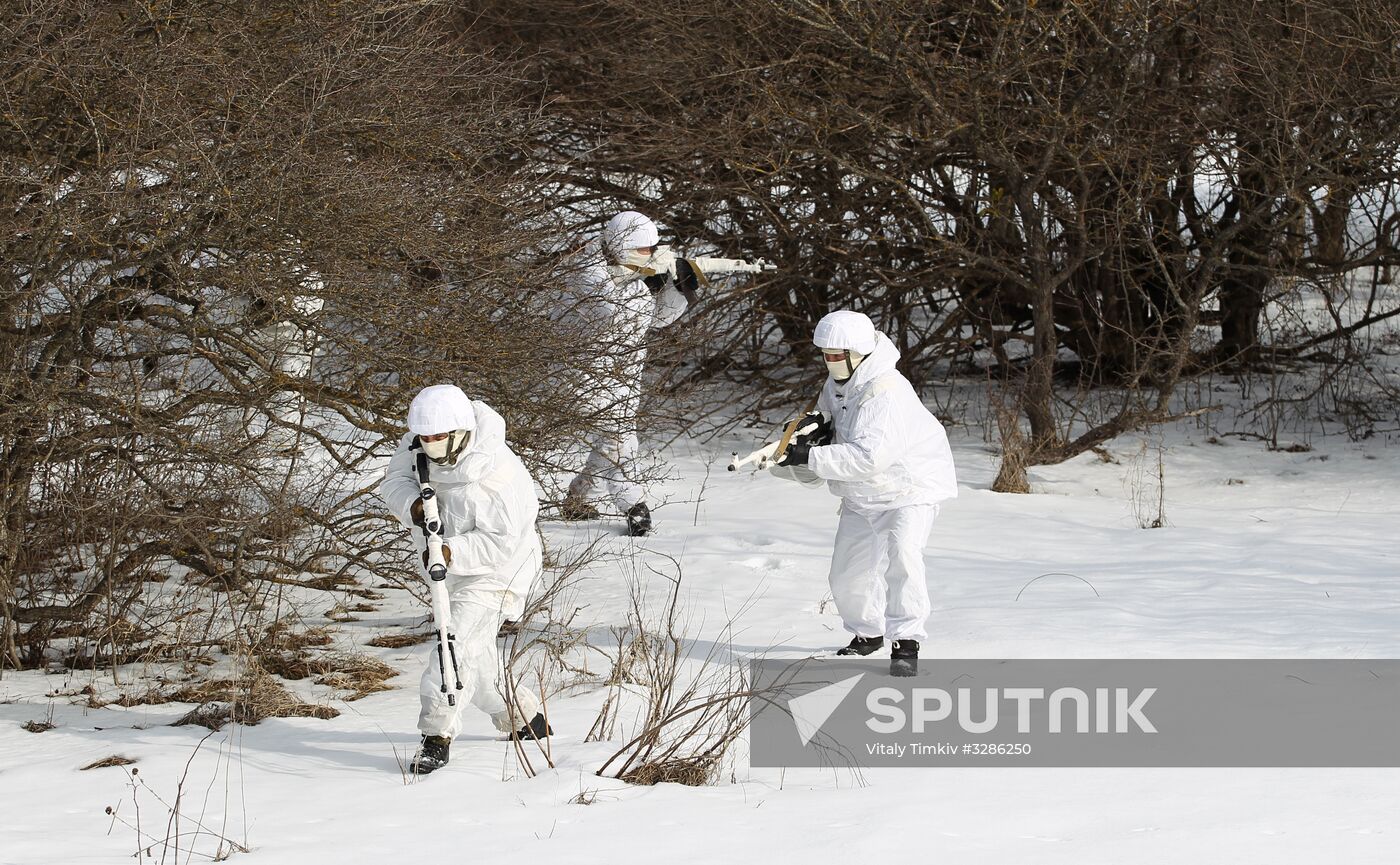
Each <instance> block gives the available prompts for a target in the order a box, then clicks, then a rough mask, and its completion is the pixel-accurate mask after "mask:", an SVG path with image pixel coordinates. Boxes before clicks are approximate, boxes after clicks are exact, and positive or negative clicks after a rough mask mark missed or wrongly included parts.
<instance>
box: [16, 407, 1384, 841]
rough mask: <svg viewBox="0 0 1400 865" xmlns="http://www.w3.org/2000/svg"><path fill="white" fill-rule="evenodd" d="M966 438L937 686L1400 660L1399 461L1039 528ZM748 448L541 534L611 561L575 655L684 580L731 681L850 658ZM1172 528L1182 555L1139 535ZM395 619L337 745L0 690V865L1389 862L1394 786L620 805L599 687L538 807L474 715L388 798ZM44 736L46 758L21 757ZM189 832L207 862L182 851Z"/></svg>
mask: <svg viewBox="0 0 1400 865" xmlns="http://www.w3.org/2000/svg"><path fill="white" fill-rule="evenodd" d="M953 438H954V449H955V455H956V458H957V461H958V468H959V474H960V480H961V495H960V497H959V498H958V499H957V500H956V501H954V502H950V503H948V504H947V505H945V507H944V508H943V514H942V516H941V517H940V519H939V520H938V522H937V524H936V526H935V529H934V532H933V535H932V536H931V538H930V541H929V543H928V546H927V553H926V555H927V559H928V565H929V586H930V591H931V595H932V599H933V606H934V615H933V619H932V622H931V628H930V630H931V634H932V636H931V639H930V640H929V642H928V643H927V644H926V645H925V652H924V654H925V656H926V657H936V656H943V657H969V658H978V657H981V658H999V657H1007V658H1020V657H1051V658H1053V657H1099V658H1119V657H1121V658H1149V657H1183V658H1200V657H1232V658H1238V657H1268V658H1283V657H1339V658H1355V657H1376V658H1385V657H1400V545H1397V543H1396V541H1395V525H1396V515H1397V513H1400V460H1397V456H1400V439H1396V438H1395V437H1394V434H1386V433H1379V434H1377V435H1376V436H1374V437H1373V438H1371V439H1369V440H1367V441H1365V442H1362V443H1352V442H1349V441H1347V440H1346V439H1345V438H1344V437H1341V436H1330V437H1326V438H1322V439H1314V440H1313V441H1312V445H1313V449H1312V450H1311V451H1307V452H1298V453H1291V452H1286V451H1276V450H1269V449H1267V448H1266V446H1265V445H1264V443H1262V442H1259V441H1257V440H1251V439H1248V438H1237V437H1217V436H1210V435H1209V434H1208V433H1207V432H1205V431H1200V430H1196V429H1195V428H1194V427H1187V426H1185V425H1183V426H1181V427H1178V428H1174V429H1169V430H1166V431H1164V432H1162V433H1160V434H1156V435H1153V436H1151V437H1149V438H1147V439H1143V438H1139V437H1124V438H1120V439H1118V440H1116V441H1114V442H1112V443H1110V445H1109V448H1108V450H1109V452H1110V453H1111V454H1112V456H1113V457H1114V458H1115V459H1116V460H1117V461H1116V462H1108V461H1104V460H1103V459H1101V458H1100V457H1099V456H1097V455H1094V454H1086V455H1084V456H1081V457H1080V458H1078V459H1076V460H1074V461H1072V462H1070V463H1067V464H1065V465H1061V466H1055V467H1049V468H1038V469H1035V470H1033V472H1032V481H1033V483H1034V486H1035V489H1036V494H1034V495H1030V496H1011V495H999V494H995V493H992V492H990V491H989V490H988V487H989V485H990V482H991V479H992V477H993V474H994V468H995V459H994V456H993V455H992V453H991V452H990V451H989V450H988V449H987V448H986V447H985V446H984V445H983V443H982V442H981V441H980V440H979V439H976V438H974V437H973V436H972V435H970V434H967V433H965V432H963V431H960V430H955V433H954V436H953ZM1212 438H1213V439H1214V440H1215V442H1218V443H1211V441H1209V440H1210V439H1212ZM1144 443H1145V444H1144ZM751 444H752V440H751V439H748V438H745V439H741V438H740V437H738V436H735V437H732V438H730V439H728V440H720V441H714V442H710V443H707V444H703V445H702V444H699V443H695V442H682V443H681V444H679V445H678V446H677V447H675V448H673V449H672V450H671V451H670V453H669V454H668V456H669V459H670V460H671V471H672V477H673V479H672V480H671V481H669V482H667V483H666V484H664V485H663V486H662V488H660V489H658V490H657V491H656V492H657V494H658V497H664V498H665V499H667V503H666V504H664V505H663V506H662V507H660V508H658V509H657V510H656V516H657V520H658V527H659V531H658V533H657V534H656V535H655V536H654V537H650V538H646V539H643V540H642V541H641V542H640V543H635V544H634V542H633V541H631V540H629V539H627V538H623V537H620V536H618V535H617V533H616V527H615V526H612V525H606V524H602V523H596V524H583V525H571V526H561V525H558V524H551V525H550V526H549V527H548V529H547V535H548V538H549V541H550V545H551V548H552V549H553V550H554V551H555V553H556V554H558V555H560V556H562V557H567V556H568V555H570V554H571V553H572V552H573V551H577V550H579V549H582V548H583V547H584V546H586V545H587V544H588V543H589V542H590V541H592V540H594V539H596V538H598V537H599V536H602V540H601V542H600V546H601V550H602V551H603V552H606V553H607V554H608V555H605V556H603V557H602V558H600V559H598V560H597V561H596V562H595V563H594V564H593V565H592V566H590V567H589V568H587V569H585V570H584V572H583V573H582V575H581V576H582V580H581V582H580V583H579V584H578V586H577V588H576V589H575V591H574V592H573V593H572V602H573V603H574V604H575V605H576V606H581V607H582V610H581V612H580V613H579V615H578V618H577V619H576V620H575V622H574V624H575V625H576V626H593V627H595V628H596V629H597V630H596V631H594V633H597V634H606V633H607V632H606V630H605V629H604V626H607V625H610V624H619V623H622V622H624V621H625V619H626V614H627V609H628V605H629V598H630V595H631V588H630V587H631V586H633V585H636V584H638V583H639V582H640V583H641V584H642V585H644V586H646V587H647V591H648V594H649V595H650V596H652V597H657V596H660V595H664V590H665V588H666V587H667V586H668V585H669V583H667V580H666V575H674V574H675V573H676V572H677V571H679V572H680V574H681V579H682V583H681V585H682V589H681V599H680V608H681V612H682V618H683V620H684V622H685V624H684V628H685V631H686V635H687V636H688V637H689V638H690V640H692V642H691V643H690V646H691V647H692V649H693V650H694V651H695V652H697V653H699V654H706V653H709V652H711V651H714V646H715V644H716V642H718V643H720V644H721V646H722V648H721V649H720V650H719V656H720V658H721V660H722V661H726V662H727V661H729V660H730V659H731V658H735V657H742V656H743V655H746V654H749V653H753V652H767V653H769V654H777V655H782V654H791V655H794V656H801V655H807V654H810V653H812V652H813V651H815V650H820V649H826V648H831V647H834V646H837V645H840V644H843V643H844V642H845V640H846V637H845V636H844V635H843V633H842V632H841V630H840V626H839V621H838V619H837V618H836V615H835V612H834V610H832V609H831V607H830V605H829V604H825V605H824V604H823V601H824V599H825V597H826V590H825V573H826V563H827V558H828V556H829V553H830V549H831V536H832V533H833V531H834V529H835V525H836V500H835V499H834V498H832V497H831V496H830V495H829V494H827V493H825V492H824V491H812V490H806V489H803V488H800V487H798V486H796V485H792V484H786V483H783V482H780V481H778V480H776V479H773V478H770V477H768V476H766V475H760V476H753V475H749V474H747V473H745V474H743V475H733V474H728V473H726V472H725V471H724V469H723V464H724V462H725V460H726V459H727V456H728V452H729V450H731V449H739V448H741V447H748V446H751ZM1159 453H1160V455H1161V473H1160V479H1159V476H1158V455H1159ZM1159 487H1160V490H1161V495H1160V496H1159ZM1159 501H1160V502H1161V503H1162V508H1161V510H1160V513H1159V507H1158V503H1159ZM1159 517H1161V518H1162V519H1163V521H1164V523H1165V525H1164V527H1162V528H1156V529H1144V528H1141V527H1140V525H1141V524H1150V523H1151V522H1152V521H1154V520H1156V519H1158V518H1159ZM648 566H650V567H648ZM389 595H390V596H389V597H388V598H386V599H384V600H382V601H378V602H376V607H377V610H376V611H375V612H372V613H364V614H360V619H359V621H355V622H349V623H346V624H345V625H344V626H343V629H344V630H343V638H344V639H345V640H346V641H347V642H348V644H353V645H354V646H356V647H358V648H359V649H360V650H362V651H367V652H371V653H375V654H376V655H377V656H378V657H381V658H383V659H385V660H387V661H389V662H390V663H392V664H394V665H395V666H397V667H399V668H401V669H402V670H403V671H404V672H403V674H402V675H401V676H399V677H398V678H397V679H394V680H392V681H391V684H394V685H396V686H397V687H396V688H395V689H394V690H391V691H387V692H384V693H380V694H375V695H372V696H369V697H366V698H364V699H362V700H358V701H356V702H353V703H344V702H340V701H334V702H333V703H332V705H334V706H335V707H336V708H338V709H340V711H341V714H340V716H339V717H338V718H336V719H334V720H330V721H322V720H315V719H299V718H291V719H272V720H267V721H264V722H262V723H261V724H259V725H257V726H247V727H241V726H229V727H225V728H224V729H223V730H222V731H220V732H217V733H213V734H209V732H208V731H207V730H205V729H203V728H201V727H198V726H182V727H172V726H168V724H169V722H170V721H171V720H173V719H175V718H176V717H178V716H179V715H181V714H183V713H184V712H186V711H188V709H189V708H190V707H189V705H188V704H166V705H155V706H135V707H132V708H126V709H124V708H121V707H118V706H109V707H106V708H101V709H86V708H83V707H81V706H80V705H77V703H80V702H81V698H77V699H75V698H71V697H47V696H46V695H47V694H49V693H51V692H54V691H66V692H72V691H74V690H76V689H78V688H81V687H82V686H83V685H84V684H86V683H87V681H88V680H89V679H90V678H92V675H91V674H88V675H87V676H86V677H85V676H84V675H83V674H75V673H67V674H61V675H53V674H49V675H46V674H43V673H38V672H29V673H23V674H15V673H6V674H5V677H4V679H3V680H0V863H4V865H39V863H79V862H118V861H124V860H126V859H128V858H130V857H131V856H132V854H133V853H134V852H135V851H136V849H137V847H138V844H140V845H141V846H146V845H149V844H150V843H151V839H165V838H168V837H173V836H174V835H175V834H176V833H175V832H174V831H173V830H175V829H176V828H177V827H175V826H174V825H172V824H171V823H170V816H169V810H168V808H167V805H168V804H174V803H175V797H176V796H177V795H179V797H180V801H179V811H180V814H181V820H180V824H179V826H178V829H179V833H178V834H179V835H180V838H181V846H182V848H185V847H187V846H191V845H192V846H193V847H194V848H195V850H196V851H198V852H197V853H195V854H194V855H193V856H191V855H190V854H189V853H180V854H179V855H177V854H176V853H175V852H174V850H173V849H167V848H165V847H164V846H163V845H162V844H161V843H159V841H158V840H157V842H156V843H155V845H154V847H152V848H151V854H152V855H151V857H150V858H149V861H166V862H186V861H195V862H198V861H208V858H209V855H211V854H213V853H214V852H215V851H216V850H217V849H218V848H219V846H220V842H219V840H218V838H217V837H215V836H214V835H213V834H212V833H218V834H219V835H222V836H223V837H225V838H228V839H231V840H233V841H235V842H238V843H239V844H246V845H247V846H248V847H250V848H251V852H250V853H248V854H246V855H245V854H241V853H239V854H235V856H234V859H235V860H246V861H249V862H260V863H267V865H272V863H289V865H290V863H297V865H319V863H336V865H341V863H358V862H415V863H422V862H438V861H441V862H460V861H471V862H569V863H591V862H599V863H627V862H645V863H656V862H658V861H662V862H665V861H681V862H716V863H726V865H728V863H734V862H800V863H816V862H833V863H835V862H840V863H851V862H877V861H886V862H912V861H929V860H932V861H949V862H958V863H1010V862H1034V863H1060V862H1064V863H1075V865H1084V863H1100V862H1102V863H1120V862H1133V863H1172V865H1180V863H1197V862H1200V863H1209V862H1222V861H1230V862H1269V863H1315V862H1324V861H1327V862H1346V863H1364V862H1376V863H1380V862H1385V863H1393V862H1395V861H1397V858H1398V857H1400V770H1394V769H1374V770H1320V769H1311V770H1284V769H1273V770H1227V769H1217V770H1206V769H1180V770H1168V769H1154V770H1144V769H1118V770H1104V769H1092V770H1091V769H1016V768H985V769H950V770H931V769H890V770H867V771H865V772H862V773H858V774H857V773H853V772H851V771H845V770H826V771H820V770H788V771H786V772H781V771H777V770H767V769H762V770H758V769H751V768H749V767H748V765H747V762H746V760H745V755H744V753H743V745H742V744H741V745H740V747H739V748H738V749H737V750H736V752H735V753H734V754H733V755H732V760H731V763H730V765H729V766H728V767H727V768H726V771H725V777H724V779H723V781H722V782H721V783H719V784H717V785H715V786H710V787H700V788H693V787H683V786H677V785H670V784H666V785H658V786H654V787H629V786H627V785H625V784H623V783H621V782H619V781H616V780H610V779H604V778H600V777H598V776H596V775H595V774H594V772H595V770H596V769H597V768H598V767H599V765H601V763H602V762H603V761H604V760H605V759H606V757H607V756H608V755H609V754H611V753H612V752H613V751H614V750H616V748H617V747H618V744H619V743H617V742H612V743H608V742H601V743H600V742H589V743H585V742H584V741H583V739H584V737H585V735H586V733H587V732H588V730H589V728H590V726H591V725H592V723H593V719H594V717H595V716H596V714H597V712H598V709H599V707H600V705H601V704H602V702H603V698H604V690H603V689H602V688H601V687H591V688H577V689H573V690H571V691H569V692H567V693H566V694H562V695H560V696H557V697H556V698H554V699H552V700H551V702H550V714H551V722H552V724H553V726H554V728H555V730H556V731H557V734H558V735H557V736H556V737H555V738H554V739H553V740H552V743H551V744H552V753H553V758H554V761H555V763H556V764H557V768H555V769H552V770H547V771H543V772H541V773H540V774H539V775H537V776H535V777H527V776H526V773H524V772H522V770H521V769H520V768H519V766H518V765H517V762H516V759H515V757H514V755H513V753H512V751H511V748H510V746H509V745H508V743H505V742H502V741H499V740H497V739H496V738H495V733H494V731H493V730H492V728H491V726H490V723H489V721H488V720H487V719H486V718H485V717H484V716H479V715H472V716H470V720H469V721H468V724H467V727H466V732H465V733H464V734H463V735H462V736H461V737H460V738H459V739H458V740H457V741H456V742H455V743H454V745H453V754H452V762H451V764H450V765H449V766H448V767H447V768H446V769H444V770H442V771H440V772H439V773H437V774H434V775H433V776H431V777H430V778H426V779H424V780H422V781H419V782H416V783H409V782H406V780H405V778H404V776H403V775H402V773H401V767H402V765H403V764H404V763H405V762H406V759H407V757H408V756H409V755H411V753H412V751H413V748H414V746H415V744H416V740H417V734H416V732H415V729H414V722H415V719H416V713H417V703H418V699H417V693H416V681H417V673H418V670H419V668H420V665H421V663H422V660H423V658H424V657H425V656H426V654H427V652H428V651H429V646H428V644H422V645H419V646H415V647H412V648H410V649H404V650H390V649H378V650H376V649H367V648H366V647H365V646H364V642H365V641H366V640H367V639H369V638H370V637H373V636H376V635H380V634H384V633H394V632H397V631H399V630H401V629H402V627H403V626H404V625H414V624H417V623H418V622H420V621H421V614H422V610H421V607H419V606H417V605H416V604H415V603H414V602H413V601H412V600H411V599H409V598H408V597H407V596H406V594H405V593H402V592H390V593H389ZM731 652H732V653H733V654H730V653H731ZM97 678H98V679H103V678H104V677H102V676H98V677H97ZM105 678H106V679H107V680H108V681H110V676H107V677H105ZM99 684H101V683H100V682H99ZM104 687H105V685H104ZM321 699H322V700H325V699H326V698H325V697H324V696H323V697H321ZM470 711H471V710H470V709H469V710H468V712H470ZM50 717H51V719H52V722H53V723H54V724H55V725H56V726H55V728H54V729H52V730H49V731H47V732H43V733H30V732H27V731H25V730H24V729H22V728H21V725H22V724H24V723H25V722H28V721H44V720H46V719H49V718H50ZM113 754H120V755H123V756H126V757H128V758H131V759H134V760H135V761H136V763H135V764H133V765H134V768H135V769H136V770H138V774H137V775H136V776H135V777H136V782H135V783H136V785H137V786H136V787H133V782H132V779H131V777H130V776H129V775H128V774H127V770H126V769H123V768H101V769H92V770H89V771H80V770H79V767H81V766H84V765H86V764H88V763H90V762H92V761H94V760H97V759H100V758H103V757H107V756H110V755H113ZM128 768H131V767H128ZM157 796H159V797H161V798H162V799H163V800H164V803H165V804H162V802H161V801H160V800H158V799H157ZM109 806H110V807H111V808H113V809H115V810H116V812H117V815H116V817H117V818H120V819H119V820H118V819H115V818H114V817H112V816H109V815H108V814H106V813H105V812H104V809H106V808H108V807H109ZM138 806H139V820H140V825H141V829H142V831H143V832H144V833H146V834H147V836H149V837H148V838H147V840H146V841H145V842H139V841H138V837H137V834H136V831H135V830H134V829H133V828H130V827H129V826H128V825H124V823H123V822H122V821H125V823H127V824H131V825H135V823H136V821H137V819H138V814H137V811H138ZM196 820H197V821H199V824H201V825H202V826H203V827H204V828H205V829H207V830H208V831H209V833H211V834H194V835H192V834H191V833H192V832H194V831H196V830H197V828H198V827H197V826H196V825H195V823H194V821H196ZM439 857H441V858H439Z"/></svg>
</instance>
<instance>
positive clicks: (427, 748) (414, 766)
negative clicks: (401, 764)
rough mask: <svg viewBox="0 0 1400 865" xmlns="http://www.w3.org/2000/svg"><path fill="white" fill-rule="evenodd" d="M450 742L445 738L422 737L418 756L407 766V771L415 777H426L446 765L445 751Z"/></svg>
mask: <svg viewBox="0 0 1400 865" xmlns="http://www.w3.org/2000/svg"><path fill="white" fill-rule="evenodd" d="M451 744H452V740H451V739H448V738H446V737H445V736H424V737H423V744H422V745H420V746H419V748H418V755H417V756H416V757H414V758H413V762H412V763H411V764H409V767H408V768H409V771H411V772H412V773H413V774H415V775H426V774H428V773H429V772H432V771H433V770H435V769H441V768H442V767H443V766H446V765H447V751H448V748H449V746H451Z"/></svg>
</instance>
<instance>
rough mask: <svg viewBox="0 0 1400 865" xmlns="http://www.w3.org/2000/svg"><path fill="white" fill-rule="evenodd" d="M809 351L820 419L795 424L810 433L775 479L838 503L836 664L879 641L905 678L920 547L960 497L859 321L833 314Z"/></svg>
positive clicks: (914, 630) (922, 611)
mask: <svg viewBox="0 0 1400 865" xmlns="http://www.w3.org/2000/svg"><path fill="white" fill-rule="evenodd" d="M812 341H813V342H814V343H815V344H816V346H817V347H818V348H820V349H821V352H822V356H823V360H824V361H825V362H826V367H827V371H828V374H829V376H828V378H827V381H826V384H825V385H823V387H822V392H821V396H820V397H819V398H818V400H817V410H818V412H819V413H820V418H815V417H813V418H810V419H809V420H808V422H807V423H804V424H800V425H799V426H803V427H805V426H807V425H809V424H810V421H811V420H816V421H818V428H817V429H816V430H814V431H813V432H811V433H809V434H808V435H806V436H799V437H797V438H795V439H794V440H793V441H792V443H791V444H790V445H789V447H788V449H787V451H786V452H785V453H784V454H783V455H782V457H781V458H780V459H779V460H778V462H777V463H776V464H775V466H774V467H773V471H774V473H775V474H778V475H780V476H786V477H790V478H794V479H798V480H802V479H804V478H803V476H804V475H805V476H806V478H812V477H815V478H817V479H820V480H824V481H826V482H827V485H828V487H829V488H830V490H831V492H832V493H834V494H835V495H837V496H840V497H841V520H840V523H839V524H838V526H837V529H836V545H835V549H834V550H833V551H832V557H831V574H830V582H831V593H832V596H833V597H834V598H835V600H836V609H837V611H838V612H839V613H840V614H841V621H842V624H843V625H845V628H846V630H847V631H849V632H850V633H851V635H852V639H851V642H850V645H848V646H846V647H845V648H843V649H841V650H839V651H838V652H837V654H838V655H869V654H871V653H872V652H875V651H877V650H879V649H880V648H882V647H883V646H884V644H885V639H886V638H889V639H890V640H891V646H890V672H891V673H892V674H894V675H897V676H901V675H902V676H912V675H914V673H915V672H917V670H918V658H919V642H920V641H922V640H924V639H926V638H927V636H928V634H927V631H926V630H925V624H926V620H927V619H928V615H929V600H928V585H927V583H926V582H925V577H924V554H923V549H924V542H925V541H926V540H927V539H928V534H929V530H930V528H931V527H932V525H933V520H934V518H935V517H937V516H938V503H939V502H941V501H943V500H945V499H951V498H955V497H956V496H957V494H958V486H957V478H956V476H955V474H954V471H953V455H952V451H951V450H950V449H949V447H948V436H947V434H946V433H945V432H944V430H943V426H942V424H940V423H939V422H938V420H937V419H936V418H935V417H934V416H933V415H932V414H931V413H930V412H929V410H928V409H926V408H924V404H923V402H922V401H921V400H920V399H919V395H918V394H917V393H915V391H914V388H913V386H912V385H910V384H909V380H908V379H906V378H905V377H904V376H903V375H901V374H900V373H899V371H898V370H896V369H895V364H896V363H897V362H898V361H899V350H898V349H897V348H895V347H894V343H892V342H890V340H889V338H888V337H886V336H885V335H884V334H883V333H879V332H877V331H876V330H875V325H874V323H873V322H871V320H870V319H869V318H867V317H866V316H865V315H863V314H861V313H858V312H852V311H850V310H840V311H837V312H833V313H831V314H829V315H827V316H825V317H824V318H822V320H821V321H819V322H817V329H816V333H815V334H814V335H813V338H812ZM797 467H805V471H804V470H802V469H800V468H797Z"/></svg>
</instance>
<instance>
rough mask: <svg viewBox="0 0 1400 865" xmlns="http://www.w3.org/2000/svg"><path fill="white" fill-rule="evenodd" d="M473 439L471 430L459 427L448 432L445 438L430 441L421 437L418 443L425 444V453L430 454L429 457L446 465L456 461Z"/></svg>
mask: <svg viewBox="0 0 1400 865" xmlns="http://www.w3.org/2000/svg"><path fill="white" fill-rule="evenodd" d="M471 440H472V434H471V430H464V429H457V430H453V431H452V432H450V433H448V434H447V438H445V439H438V440H437V441H431V442H430V441H424V440H423V439H422V438H419V439H418V443H419V444H420V445H422V446H423V453H425V454H427V455H428V459H430V460H432V461H433V462H435V463H437V464H438V465H443V466H445V465H451V464H452V463H455V462H456V461H457V457H459V456H461V455H462V451H463V450H465V449H466V447H467V443H468V442H470V441H471Z"/></svg>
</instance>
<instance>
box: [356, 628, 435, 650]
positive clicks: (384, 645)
mask: <svg viewBox="0 0 1400 865" xmlns="http://www.w3.org/2000/svg"><path fill="white" fill-rule="evenodd" d="M432 638H433V632H432V631H423V632H419V633H409V634H385V635H384V636H382V637H375V638H374V639H373V640H370V641H369V642H368V643H366V644H365V645H367V646H374V647H375V648H376V649H407V648H408V647H409V646H416V645H418V644H419V643H426V642H428V641H429V640H431V639H432Z"/></svg>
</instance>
